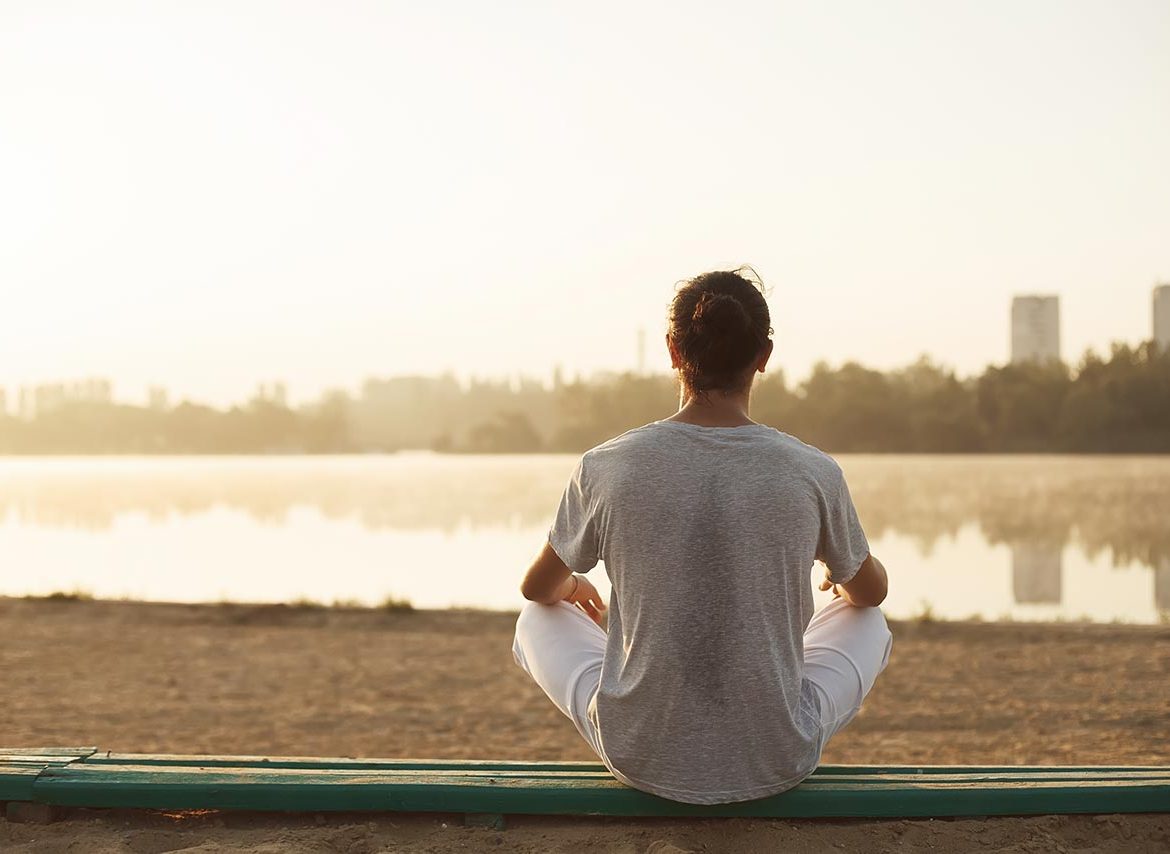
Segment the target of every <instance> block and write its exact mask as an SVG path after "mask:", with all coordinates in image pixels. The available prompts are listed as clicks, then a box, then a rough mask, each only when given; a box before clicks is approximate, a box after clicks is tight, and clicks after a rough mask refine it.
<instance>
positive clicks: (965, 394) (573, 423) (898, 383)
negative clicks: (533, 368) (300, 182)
mask: <svg viewBox="0 0 1170 854" xmlns="http://www.w3.org/2000/svg"><path fill="white" fill-rule="evenodd" d="M677 406H678V386H677V382H676V380H675V378H674V377H673V376H671V375H638V374H633V373H626V374H618V375H611V376H605V377H594V378H590V379H577V380H575V381H571V382H565V383H558V384H556V385H555V386H553V387H551V388H550V387H547V386H546V385H544V384H543V383H540V382H537V381H534V380H521V381H520V382H518V383H516V382H509V381H506V380H476V381H473V382H471V383H470V384H469V385H461V384H460V383H458V382H457V381H456V380H455V378H454V377H453V376H451V375H449V374H447V375H442V376H438V377H419V376H412V377H391V378H386V379H371V380H368V381H367V382H366V383H365V384H364V385H363V387H362V389H361V390H360V392H359V393H358V394H356V395H351V394H349V393H347V392H343V391H332V392H329V393H327V394H326V395H324V396H323V397H322V398H321V399H320V400H319V401H317V402H315V403H313V404H311V405H307V406H303V407H298V408H295V409H293V408H289V407H287V406H284V405H281V404H278V403H275V402H273V401H271V400H264V399H257V400H253V401H250V402H249V403H247V404H244V405H240V406H234V407H230V408H227V409H216V408H213V407H209V406H204V405H200V404H196V403H191V402H187V401H184V402H183V403H181V404H180V405H178V406H175V407H173V408H168V409H152V408H147V407H138V406H131V405H126V404H118V403H93V402H83V401H77V402H66V403H63V404H61V405H60V406H57V407H54V408H53V409H51V410H50V411H47V412H43V413H39V414H38V415H37V416H36V417H34V418H32V419H27V420H26V419H22V418H15V417H8V416H5V417H0V453H6V454H124V453H134V454H251V453H310V454H312V453H360V452H379V451H381V452H389V451H399V450H410V449H429V450H435V451H443V452H452V453H457V452H470V453H532V452H568V453H579V452H581V451H583V450H585V449H587V448H589V447H592V446H593V445H596V444H598V443H600V442H603V441H605V440H606V439H608V438H610V437H612V436H615V435H617V434H619V433H621V432H623V431H625V430H628V429H630V428H633V427H637V426H640V425H642V424H646V423H648V422H650V421H654V420H657V419H659V418H665V417H666V416H668V415H669V414H670V413H672V412H673V411H675V409H677ZM751 413H752V417H753V418H754V419H755V420H757V421H760V422H762V423H765V424H769V425H772V426H774V427H777V428H779V429H781V430H783V431H785V432H787V433H791V434H792V435H794V436H797V437H799V438H800V439H802V440H804V441H806V442H808V443H810V444H813V445H816V446H817V447H819V448H822V449H824V450H826V451H830V452H872V453H887V452H904V453H912V452H927V453H984V452H1007V453H1016V452H1030V453H1058V452H1068V453H1167V452H1170V353H1168V352H1160V351H1159V350H1158V349H1157V347H1155V346H1154V344H1153V343H1152V342H1146V343H1144V344H1141V345H1139V346H1137V347H1130V346H1127V345H1123V344H1116V345H1114V346H1113V348H1112V351H1111V352H1110V354H1109V356H1108V357H1107V358H1102V357H1100V356H1098V355H1096V354H1094V353H1088V354H1086V355H1085V356H1084V358H1083V359H1082V360H1081V361H1080V363H1079V364H1078V365H1076V366H1075V367H1069V366H1067V365H1065V364H1063V363H1058V362H1049V363H1023V364H1009V365H1001V366H991V367H988V368H986V369H985V370H984V371H983V372H982V373H981V374H979V375H977V376H972V377H966V378H960V377H958V376H957V375H956V374H955V373H954V371H952V370H950V369H948V368H946V367H944V366H940V365H938V364H936V363H934V362H932V361H931V360H929V359H927V358H925V357H924V358H922V359H920V360H919V361H917V362H915V363H914V364H912V365H909V366H907V367H904V368H900V369H897V370H892V371H877V370H873V369H870V368H866V367H864V366H862V365H859V364H857V363H854V362H847V363H845V364H843V365H840V366H838V367H832V366H830V365H828V364H825V363H821V364H818V365H816V366H815V367H814V369H813V371H812V373H811V374H810V375H809V377H808V378H807V379H805V380H804V381H803V382H800V383H798V384H794V385H790V384H789V383H788V382H787V381H786V379H785V377H784V375H783V374H782V373H780V372H769V373H766V374H764V375H763V376H762V377H759V378H758V381H757V384H756V386H755V389H754V391H753V394H752V408H751Z"/></svg>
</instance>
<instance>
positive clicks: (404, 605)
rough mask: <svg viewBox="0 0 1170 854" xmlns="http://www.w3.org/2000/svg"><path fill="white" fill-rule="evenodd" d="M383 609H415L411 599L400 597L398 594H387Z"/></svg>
mask: <svg viewBox="0 0 1170 854" xmlns="http://www.w3.org/2000/svg"><path fill="white" fill-rule="evenodd" d="M380 607H381V608H382V610H383V611H393V612H397V613H405V612H409V611H413V610H414V603H412V602H411V601H410V600H409V599H399V598H398V597H397V596H387V597H386V598H385V599H383V600H382V604H381V606H380Z"/></svg>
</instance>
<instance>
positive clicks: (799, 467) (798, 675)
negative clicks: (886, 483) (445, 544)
mask: <svg viewBox="0 0 1170 854" xmlns="http://www.w3.org/2000/svg"><path fill="white" fill-rule="evenodd" d="M549 542H550V543H551V544H552V547H553V549H554V550H555V551H556V553H557V554H558V555H559V556H560V557H561V559H562V560H563V561H564V562H565V564H566V565H567V566H568V567H569V568H570V569H572V570H573V571H575V572H588V571H589V570H590V569H591V568H593V567H594V566H596V565H597V562H598V560H599V559H600V560H602V561H604V562H605V569H606V572H607V573H608V575H609V578H610V581H611V583H612V585H613V592H612V594H611V595H610V601H609V624H608V631H609V640H608V642H607V645H606V649H605V659H604V664H603V665H602V670H601V685H600V688H599V689H598V692H597V695H596V697H595V699H594V703H592V704H591V705H590V707H589V710H588V714H589V716H590V718H591V719H592V721H593V723H594V725H595V726H596V727H597V731H598V733H599V734H600V741H601V745H602V749H603V755H602V760H603V761H604V762H605V764H606V766H607V767H608V768H609V769H610V771H612V772H613V774H614V776H616V777H617V778H618V779H619V780H621V781H622V782H624V783H626V784H628V785H630V786H634V787H635V788H638V789H642V790H644V791H648V792H652V793H654V794H657V795H661V796H663V797H666V798H671V799H673V800H677V801H686V802H689V803H697V804H708V803H730V802H732V801H743V800H750V799H753V798H760V797H764V796H766V795H770V794H774V793H776V792H781V791H783V790H785V789H788V788H790V787H792V786H794V785H796V784H797V783H799V782H800V781H801V780H802V779H804V777H805V776H807V775H808V774H809V773H811V772H812V770H813V769H814V768H815V767H816V765H817V762H818V760H819V758H820V751H821V748H822V746H823V744H822V741H823V739H822V736H821V727H820V707H819V703H818V701H817V698H816V695H815V694H814V693H813V691H812V690H811V687H810V685H809V683H808V682H807V681H806V680H805V679H804V676H803V661H804V644H803V636H804V631H805V628H806V627H807V626H808V623H809V620H810V619H811V617H812V614H813V600H812V565H813V562H814V560H816V559H820V560H822V561H824V563H825V564H826V566H828V568H829V571H830V573H831V578H832V580H834V581H836V582H844V581H848V580H849V579H850V578H852V577H853V575H854V574H855V573H856V572H857V570H858V568H859V566H860V565H861V563H862V561H864V560H865V557H866V555H867V554H869V546H868V544H867V542H866V539H865V534H864V533H863V532H862V529H861V525H860V523H859V522H858V519H857V512H856V511H855V510H854V507H853V502H852V500H851V499H850V496H849V490H848V488H847V487H846V485H845V480H844V478H843V477H842V474H841V468H840V466H838V465H837V463H836V462H835V461H834V460H833V459H832V458H831V457H829V456H828V455H827V454H825V453H823V452H822V451H819V450H817V449H816V448H814V447H812V446H811V445H806V444H805V443H804V442H801V441H800V440H799V439H796V438H794V437H792V436H790V435H788V434H787V433H783V432H781V431H779V430H776V429H775V428H773V427H768V426H765V425H762V424H749V425H744V426H740V427H704V426H700V425H695V424H686V423H683V422H680V421H666V420H663V421H654V422H652V423H650V424H646V425H644V426H642V427H638V428H635V429H633V430H629V431H627V432H625V433H623V434H621V435H620V436H617V437H615V438H613V439H610V440H609V441H607V442H603V443H602V444H600V445H598V446H596V447H594V448H591V449H590V450H588V451H586V452H585V453H584V454H583V455H582V457H581V458H580V460H579V461H578V463H577V466H576V468H575V469H574V471H573V473H572V476H571V477H570V479H569V483H568V485H567V486H566V488H565V492H564V494H563V496H562V497H561V502H560V506H559V507H558V508H557V513H556V518H555V520H554V521H553V523H552V526H551V528H550V529H549Z"/></svg>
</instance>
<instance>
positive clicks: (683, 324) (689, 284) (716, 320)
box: [668, 267, 772, 392]
mask: <svg viewBox="0 0 1170 854" xmlns="http://www.w3.org/2000/svg"><path fill="white" fill-rule="evenodd" d="M745 271H746V272H748V273H750V274H751V276H752V278H750V279H749V278H748V277H747V275H745ZM668 325H669V329H670V337H671V340H672V341H673V342H674V345H675V348H676V350H677V351H678V354H679V357H680V359H681V360H682V362H683V364H682V366H681V367H680V368H679V372H680V374H681V377H682V381H683V383H684V384H685V385H686V387H687V388H688V389H690V390H691V391H693V392H704V391H710V390H714V389H721V390H733V389H738V388H739V387H741V386H742V384H743V382H744V380H745V379H746V377H745V376H744V371H745V370H746V369H747V368H748V367H749V366H750V365H751V364H752V362H753V361H755V360H756V359H757V358H758V357H759V355H760V351H761V350H762V349H763V347H764V344H765V343H766V342H767V340H768V336H769V335H771V334H772V326H771V316H770V314H769V312H768V303H767V302H766V301H765V299H764V294H763V286H762V284H761V283H760V281H759V277H758V276H756V275H755V271H754V270H752V269H751V268H750V267H746V268H745V267H741V268H739V269H738V270H722V271H716V272H712V273H703V274H702V275H701V276H696V277H695V278H693V279H688V280H687V281H685V282H683V283H682V284H681V285H680V286H679V289H678V291H677V292H676V293H675V296H674V299H673V300H672V302H671V304H670V314H669V317H668Z"/></svg>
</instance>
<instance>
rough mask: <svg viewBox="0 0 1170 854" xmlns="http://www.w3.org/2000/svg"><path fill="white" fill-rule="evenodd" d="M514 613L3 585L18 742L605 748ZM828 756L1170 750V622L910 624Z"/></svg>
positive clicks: (373, 823)
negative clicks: (576, 726)
mask: <svg viewBox="0 0 1170 854" xmlns="http://www.w3.org/2000/svg"><path fill="white" fill-rule="evenodd" d="M514 622H515V614H508V613H499V612H485V611H414V612H393V611H381V610H366V609H344V608H307V607H306V608H294V607H286V606H248V605H170V604H146V603H133V602H100V601H99V602H93V601H51V600H23V599H0V626H2V627H3V641H4V642H3V644H2V645H0V679H2V684H3V685H4V686H5V688H4V703H3V705H2V707H0V742H2V743H3V744H4V745H5V746H13V747H16V746H32V745H64V744H92V745H97V746H99V747H101V748H102V749H107V750H113V751H124V752H172V753H209V754H214V753H221V754H223V753H246V754H300V755H320V756H369V757H372V756H378V757H420V758H421V757H428V758H497V759H498V758H509V759H531V760H555V759H561V760H590V759H593V758H594V757H593V756H592V755H591V753H590V751H589V749H588V747H587V746H586V745H585V743H584V742H583V741H581V739H580V737H579V736H578V735H577V734H576V732H575V731H574V730H573V728H572V726H571V725H570V724H569V722H568V721H567V720H565V719H564V718H562V717H561V716H560V714H559V713H558V712H557V711H556V709H554V708H553V706H552V705H551V703H549V702H548V700H547V699H546V698H545V697H544V696H543V694H542V693H541V692H540V690H539V689H538V688H537V687H536V686H535V685H534V684H532V683H531V682H530V681H529V680H528V678H527V676H526V675H525V674H524V673H523V672H522V671H521V670H520V669H519V668H518V667H517V666H516V665H515V664H514V663H513V661H512V658H511V652H510V645H511V637H512V630H513V626H514ZM892 628H893V631H894V636H895V646H894V652H893V655H892V658H891V663H890V666H889V668H888V670H887V671H886V673H885V674H884V675H883V677H882V678H881V679H880V680H879V681H878V684H877V686H876V688H875V690H874V692H873V694H872V695H871V697H870V698H869V701H868V702H867V705H866V707H865V708H864V709H863V711H862V713H861V715H860V716H859V717H858V719H857V720H856V721H855V722H854V723H853V724H852V725H851V726H850V727H849V729H848V730H846V731H845V732H844V733H843V734H842V736H840V737H838V739H837V740H836V741H835V742H833V743H832V744H830V746H829V748H828V750H827V752H826V754H825V756H824V761H825V762H827V763H915V764H943V763H953V764H977V763H989V764H1085V765H1092V764H1167V763H1170V736H1168V735H1167V733H1170V626H1155V627H1140V626H1123V625H1086V624H1048V625H1030V624H1010V623H941V622H902V623H895V624H894V625H893V626H892ZM489 845H491V846H493V847H494V846H496V845H499V846H502V848H503V849H504V850H523V851H547V850H598V851H609V850H614V851H646V850H656V851H660V852H668V851H672V850H675V849H676V848H677V849H682V850H694V851H724V850H726V851H733V850H736V851H740V850H770V849H774V848H776V847H779V846H782V847H783V848H784V849H785V850H790V851H819V850H866V851H881V850H895V849H896V850H905V851H917V850H922V851H926V850H968V849H970V850H979V849H983V850H1018V851H1029V850H1069V851H1088V850H1091V851H1119V852H1120V851H1125V852H1131V851H1164V850H1167V849H1170V816H1166V815H1163V816H1134V817H1072V818H1054V817H1041V818H1031V819H1001V820H983V821H972V820H963V821H919V822H900V821H883V822H855V821H850V822H841V821H838V822H792V821H749V820H740V819H736V820H708V821H657V822H642V821H639V822H627V821H611V820H606V821H598V820H591V819H590V820H584V819H581V820H572V819H545V818H542V819H537V818H515V819H512V820H511V821H510V823H509V827H508V829H507V830H505V831H502V832H499V831H491V830H485V829H483V828H465V827H463V826H462V825H461V824H459V822H458V818H457V817H453V816H446V817H444V816H409V817H403V816H376V817H369V816H329V817H320V818H318V817H315V816H297V817H293V818H289V817H271V816H233V815H219V814H212V815H206V816H171V817H168V816H165V815H159V814H144V813H133V814H122V813H98V814H90V813H87V812H85V811H79V812H78V813H75V814H74V815H72V816H71V817H70V818H69V820H67V821H64V822H61V823H57V824H53V825H48V826H37V825H21V824H10V823H7V822H0V849H3V850H5V851H22V852H23V851H28V852H33V851H36V852H49V851H65V850H77V851H152V852H162V851H178V850H185V851H217V850H241V851H289V850H297V851H300V850H304V851H318V850H319V851H345V852H364V851H382V850H393V849H395V848H400V849H402V850H420V851H456V850H477V849H479V848H481V847H487V846H489Z"/></svg>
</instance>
